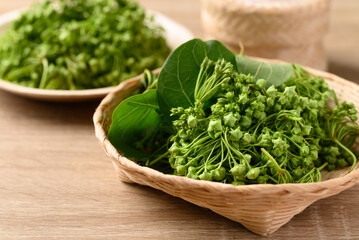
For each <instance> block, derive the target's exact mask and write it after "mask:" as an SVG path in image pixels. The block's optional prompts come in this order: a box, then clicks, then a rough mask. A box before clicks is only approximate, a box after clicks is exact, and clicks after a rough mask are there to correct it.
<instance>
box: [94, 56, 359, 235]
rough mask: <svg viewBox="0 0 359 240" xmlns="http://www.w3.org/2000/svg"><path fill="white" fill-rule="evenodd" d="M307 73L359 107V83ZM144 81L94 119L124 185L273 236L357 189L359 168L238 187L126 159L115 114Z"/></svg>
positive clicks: (111, 98) (107, 102) (132, 83)
mask: <svg viewBox="0 0 359 240" xmlns="http://www.w3.org/2000/svg"><path fill="white" fill-rule="evenodd" d="M266 61H269V62H278V61H275V60H266ZM307 70H308V71H310V72H311V73H313V74H315V75H317V76H319V77H322V78H323V79H325V80H326V81H327V82H328V84H329V85H330V87H331V88H333V89H335V91H336V93H337V95H338V98H339V100H346V101H349V102H353V103H354V104H356V106H359V95H358V92H359V85H356V84H354V83H352V82H349V81H347V80H344V79H342V78H340V77H338V76H335V75H333V74H330V73H326V72H322V71H319V70H314V69H311V68H307ZM158 72H159V70H156V73H158ZM140 78H141V76H138V77H136V78H132V79H129V80H127V81H125V82H123V83H121V84H120V85H119V86H117V87H116V89H115V90H114V91H112V92H111V93H110V94H108V95H107V96H106V97H105V98H104V99H103V100H102V102H101V104H100V105H99V107H98V108H97V110H96V112H95V114H94V117H93V121H94V124H95V130H96V137H97V138H98V139H99V140H100V142H101V144H102V146H103V149H104V150H105V152H106V153H107V155H108V156H109V157H110V158H111V160H112V163H113V165H114V167H115V170H116V172H117V174H118V176H119V178H120V179H121V180H122V181H124V182H128V183H138V184H142V185H147V186H150V187H153V188H156V189H159V190H162V191H164V192H166V193H168V194H171V195H173V196H176V197H180V198H182V199H184V200H187V201H189V202H191V203H194V204H196V205H198V206H201V207H205V208H209V209H211V210H212V211H214V212H216V213H218V214H220V215H223V216H224V217H227V218H229V219H231V220H234V221H236V222H239V223H241V224H242V225H243V226H245V227H246V228H248V229H249V230H251V231H252V232H255V233H257V234H259V235H269V234H271V233H273V232H275V231H276V230H278V229H279V228H280V227H281V226H283V225H284V224H285V223H287V222H288V221H289V220H290V219H291V218H292V217H293V216H294V215H296V214H298V213H300V212H302V211H303V210H304V209H305V208H306V207H307V206H309V205H310V204H312V203H313V202H315V201H317V200H319V199H322V198H326V197H329V196H332V195H335V194H338V193H340V192H341V191H343V190H345V189H347V188H349V187H352V186H353V185H354V184H355V183H356V182H357V181H358V179H359V169H358V168H356V169H355V170H354V171H352V172H350V173H348V169H341V170H335V171H331V172H327V171H322V177H323V181H322V182H318V183H304V184H279V185H273V184H257V185H244V186H233V185H231V184H223V183H217V182H209V181H202V180H193V179H189V178H185V177H180V176H174V175H167V174H163V173H161V172H158V171H156V170H154V169H151V168H148V167H142V166H140V165H138V164H136V163H135V162H133V161H131V160H129V159H127V158H126V157H125V156H123V155H122V154H121V153H120V152H118V151H117V150H116V148H115V147H114V146H112V144H111V143H110V142H109V140H108V139H107V132H108V130H109V127H110V124H111V118H112V112H113V111H114V109H115V108H116V107H117V105H118V104H119V103H120V102H121V101H122V100H123V99H124V98H126V97H127V96H129V94H131V93H132V92H134V91H135V90H137V89H138V88H139V87H140V85H141V84H140V82H139V79H140ZM357 145H358V141H357Z"/></svg>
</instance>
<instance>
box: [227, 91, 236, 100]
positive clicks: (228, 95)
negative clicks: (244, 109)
mask: <svg viewBox="0 0 359 240" xmlns="http://www.w3.org/2000/svg"><path fill="white" fill-rule="evenodd" d="M226 98H227V99H230V100H231V99H233V98H234V92H233V91H230V92H227V93H226Z"/></svg>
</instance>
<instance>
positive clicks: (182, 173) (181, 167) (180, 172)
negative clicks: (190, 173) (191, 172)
mask: <svg viewBox="0 0 359 240" xmlns="http://www.w3.org/2000/svg"><path fill="white" fill-rule="evenodd" d="M176 171H177V175H179V176H186V174H187V167H186V166H184V165H179V166H177V167H176Z"/></svg>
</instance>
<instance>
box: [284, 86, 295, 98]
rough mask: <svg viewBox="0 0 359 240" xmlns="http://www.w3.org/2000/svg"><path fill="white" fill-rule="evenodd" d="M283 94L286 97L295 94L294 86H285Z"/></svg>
mask: <svg viewBox="0 0 359 240" xmlns="http://www.w3.org/2000/svg"><path fill="white" fill-rule="evenodd" d="M283 94H284V95H285V96H286V97H288V98H292V97H293V96H294V95H295V94H296V91H295V86H291V87H285V89H284V92H283Z"/></svg>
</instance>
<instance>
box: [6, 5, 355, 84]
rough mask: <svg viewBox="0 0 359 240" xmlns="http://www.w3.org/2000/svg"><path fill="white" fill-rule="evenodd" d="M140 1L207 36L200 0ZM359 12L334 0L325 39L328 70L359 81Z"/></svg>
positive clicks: (198, 34)
mask: <svg viewBox="0 0 359 240" xmlns="http://www.w3.org/2000/svg"><path fill="white" fill-rule="evenodd" d="M33 2H35V0H12V1H0V13H5V12H7V11H11V10H15V9H18V8H22V7H26V6H28V5H30V4H31V3H33ZM138 2H139V3H140V4H142V5H143V6H144V7H146V8H149V9H153V10H156V11H159V12H161V13H163V14H165V15H167V16H169V17H170V18H172V19H174V20H175V21H177V22H179V23H181V24H183V25H184V26H186V27H187V28H188V29H189V30H191V31H192V33H193V34H194V35H195V36H196V37H199V38H203V37H204V31H203V28H202V25H201V15H200V12H201V1H200V0H181V1H176V0H166V1H163V0H138ZM358 12H359V1H358V0H332V5H331V10H330V23H329V30H328V33H327V35H326V36H325V39H324V47H325V54H326V57H327V60H328V71H329V72H332V73H335V74H337V75H339V76H341V77H343V78H346V79H348V80H351V81H356V82H359V45H358V43H359V16H358Z"/></svg>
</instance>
